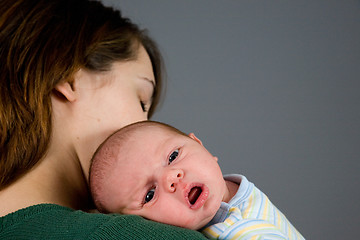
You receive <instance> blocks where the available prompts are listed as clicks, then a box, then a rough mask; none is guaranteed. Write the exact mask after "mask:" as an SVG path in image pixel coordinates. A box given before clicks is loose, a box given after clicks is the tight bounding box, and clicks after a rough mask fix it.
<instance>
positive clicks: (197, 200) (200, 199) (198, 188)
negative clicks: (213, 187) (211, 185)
mask: <svg viewBox="0 0 360 240" xmlns="http://www.w3.org/2000/svg"><path fill="white" fill-rule="evenodd" d="M208 196H209V189H208V188H207V187H206V186H205V185H204V184H198V183H193V184H191V185H190V186H189V188H188V190H187V191H186V192H185V199H186V201H187V203H188V204H189V207H190V208H191V209H194V210H196V209H199V208H201V207H202V206H203V205H204V203H205V201H206V199H207V198H208Z"/></svg>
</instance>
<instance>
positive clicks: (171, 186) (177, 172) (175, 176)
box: [164, 169, 184, 192]
mask: <svg viewBox="0 0 360 240" xmlns="http://www.w3.org/2000/svg"><path fill="white" fill-rule="evenodd" d="M183 177H184V172H183V171H182V170H181V169H171V170H169V171H167V173H166V176H165V181H164V183H165V186H164V187H165V189H166V190H168V191H169V192H175V191H176V188H177V185H178V183H179V181H180V179H182V178H183Z"/></svg>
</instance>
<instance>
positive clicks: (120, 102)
mask: <svg viewBox="0 0 360 240" xmlns="http://www.w3.org/2000/svg"><path fill="white" fill-rule="evenodd" d="M154 85H155V80H154V74H153V70H152V65H151V61H150V58H149V56H148V54H147V53H146V51H145V49H144V48H143V47H142V46H141V47H140V48H139V51H138V56H137V58H136V59H135V60H132V61H127V62H117V63H114V64H113V68H112V70H111V71H108V72H104V73H93V72H87V71H80V72H79V73H78V74H77V75H76V76H75V82H74V86H73V88H74V89H75V91H77V99H76V101H74V102H73V103H72V104H74V106H73V107H72V111H73V112H74V114H73V115H74V116H75V118H73V119H72V120H73V121H74V122H73V123H72V124H71V126H73V132H72V134H73V136H72V138H73V141H74V142H75V149H76V151H77V155H78V157H79V159H80V161H82V162H83V165H87V166H85V167H86V168H87V167H89V165H90V163H89V162H90V159H91V156H92V154H93V153H94V151H95V149H96V148H97V147H98V146H99V145H100V143H101V142H102V141H103V140H104V139H105V138H107V137H108V136H109V135H110V134H111V133H113V132H114V131H115V130H117V129H119V128H121V127H124V126H125V125H128V124H130V123H133V122H137V121H143V120H146V119H147V118H148V109H149V108H150V106H151V99H152V96H153V92H154ZM84 162H85V164H84ZM87 169H88V168H87Z"/></svg>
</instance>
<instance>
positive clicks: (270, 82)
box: [103, 0, 360, 239]
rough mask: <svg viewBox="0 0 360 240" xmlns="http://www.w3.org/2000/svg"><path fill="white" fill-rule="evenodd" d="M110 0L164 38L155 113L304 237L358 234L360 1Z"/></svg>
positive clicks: (352, 236) (155, 35)
mask: <svg viewBox="0 0 360 240" xmlns="http://www.w3.org/2000/svg"><path fill="white" fill-rule="evenodd" d="M103 2H104V3H106V4H107V5H113V6H116V7H117V8H120V9H122V11H123V13H124V15H126V16H128V17H130V18H131V19H133V21H135V22H136V23H138V24H140V26H141V27H143V28H147V29H148V30H149V31H150V33H151V35H152V36H153V38H154V39H155V40H156V41H157V42H158V44H159V45H160V48H161V50H162V52H163V55H164V58H165V61H166V67H167V73H168V84H167V93H166V98H165V101H164V103H163V105H162V107H161V109H160V111H159V112H158V113H157V114H156V115H155V116H154V119H155V120H160V121H163V122H167V123H170V124H172V125H174V126H176V127H178V128H179V129H181V130H183V131H185V132H195V134H196V135H197V136H198V137H199V138H200V139H202V140H203V143H204V145H205V146H206V147H207V148H208V149H209V151H210V152H212V153H213V154H214V155H216V156H218V157H219V161H220V165H221V167H222V169H223V172H224V173H233V172H239V173H242V174H244V175H246V176H247V177H248V178H249V179H250V180H251V181H252V182H254V183H255V184H256V185H257V186H258V187H259V188H260V189H262V190H263V191H264V192H265V193H267V195H268V196H269V197H270V199H271V200H272V202H273V203H275V205H277V206H278V208H279V209H280V210H282V212H283V213H285V215H286V216H287V217H288V219H289V220H290V221H291V222H292V223H293V224H294V225H295V226H296V227H297V229H298V230H299V231H300V232H301V233H302V234H303V235H304V236H305V237H306V238H307V239H344V236H345V238H346V239H356V238H358V236H359V235H358V228H359V224H360V221H359V218H360V207H359V204H360V191H359V186H358V185H359V183H360V177H359V174H360V163H359V160H360V147H359V146H360V144H359V143H360V93H359V90H360V45H359V44H360V1H351V0H343V1H340V0H338V1H331V0H323V1H321V0H312V1H311V0H309V1H266V0H264V1H257V0H247V1H242V0H241V1H240V0H239V1H230V0H227V1H214V0H213V1H189V0H182V1H165V0H163V1H160V0H158V1H147V0H126V1H125V0H120V1H119V0H104V1H103Z"/></svg>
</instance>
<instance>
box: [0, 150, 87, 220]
mask: <svg viewBox="0 0 360 240" xmlns="http://www.w3.org/2000/svg"><path fill="white" fill-rule="evenodd" d="M59 157H60V156H59ZM90 199H91V198H90V194H89V191H88V187H87V182H86V179H85V178H84V177H83V174H82V170H81V167H80V165H79V163H77V161H76V160H73V161H71V160H69V159H67V160H64V159H58V158H56V157H55V156H49V155H48V156H47V157H46V158H44V159H43V160H42V161H41V162H40V163H39V164H38V165H37V166H36V167H35V168H34V169H32V170H31V171H30V172H28V173H27V174H25V175H24V176H23V177H22V178H20V179H18V180H17V181H16V182H14V183H13V184H11V185H10V186H8V187H7V188H5V189H3V190H1V191H0V203H2V204H1V205H2V207H1V209H0V216H5V215H7V214H8V213H11V212H14V211H17V210H19V209H22V208H26V207H29V206H32V205H36V204H41V203H53V204H58V205H61V206H65V207H70V208H73V209H82V210H87V209H90V208H91V206H92V205H91V201H90ZM5 203H6V204H5Z"/></svg>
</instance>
